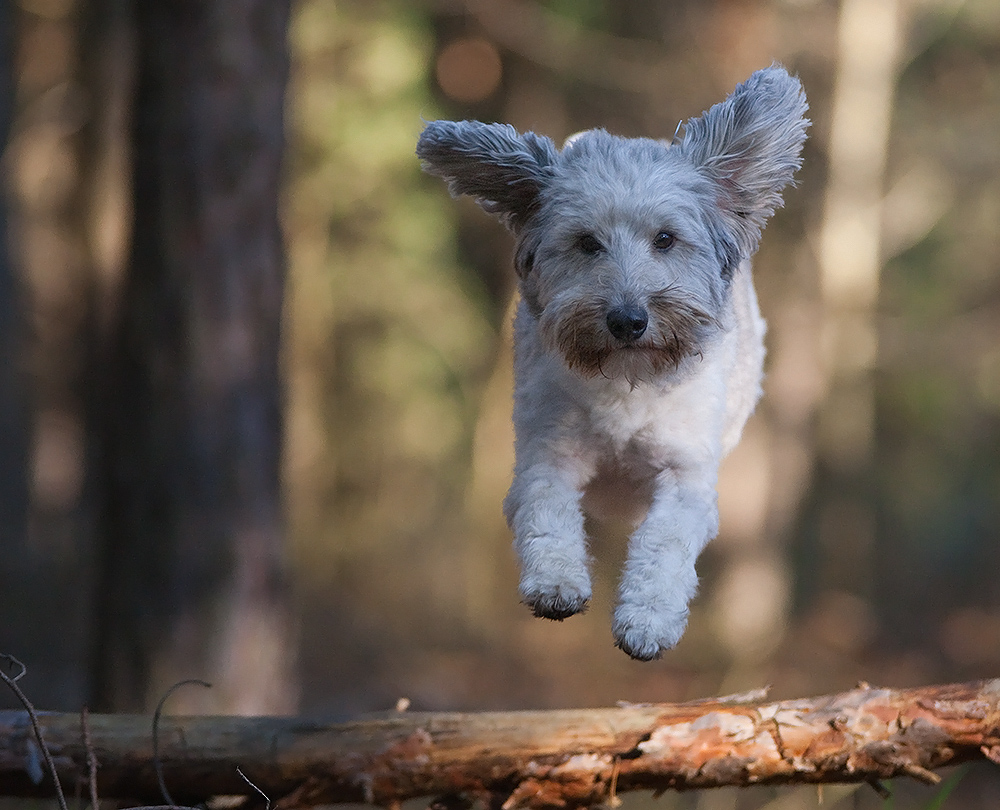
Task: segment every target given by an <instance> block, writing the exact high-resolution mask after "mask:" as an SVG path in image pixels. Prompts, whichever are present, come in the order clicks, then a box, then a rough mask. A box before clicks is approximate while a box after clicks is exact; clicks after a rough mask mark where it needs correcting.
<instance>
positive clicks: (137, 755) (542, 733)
mask: <svg viewBox="0 0 1000 810" xmlns="http://www.w3.org/2000/svg"><path fill="white" fill-rule="evenodd" d="M38 719H39V723H40V727H41V730H42V734H43V736H44V739H45V743H46V745H47V747H48V748H49V750H50V751H51V753H52V756H53V759H54V761H55V763H56V767H57V769H58V771H59V773H60V777H61V779H62V780H63V782H64V784H65V785H66V786H67V789H69V788H70V787H71V786H72V785H73V784H74V782H76V783H79V782H81V781H84V782H85V781H86V774H87V762H88V751H89V753H92V754H94V755H96V758H97V761H98V764H99V767H98V770H97V789H98V793H99V795H100V796H101V798H102V799H112V798H113V799H117V800H124V801H131V802H137V803H149V804H159V803H162V801H163V800H162V798H161V794H160V790H159V788H158V784H157V778H156V768H155V762H154V756H153V744H152V734H151V722H150V718H148V717H145V716H138V715H90V716H89V722H88V726H89V741H90V744H89V745H87V744H85V742H84V737H83V734H82V726H81V716H80V715H78V714H67V713H46V712H39V713H38ZM158 742H159V745H158V748H159V764H160V765H161V767H162V770H163V774H164V777H165V780H166V784H167V785H168V786H169V789H170V792H171V793H172V794H173V797H174V800H175V801H178V802H183V803H187V804H192V803H195V802H200V801H204V800H206V799H207V798H209V797H211V796H216V795H235V796H240V795H245V796H248V797H249V799H250V800H251V801H253V800H254V799H255V798H258V797H256V796H255V794H254V792H253V791H252V790H251V789H250V788H249V786H248V784H247V783H246V782H245V781H243V779H242V778H241V777H240V776H239V774H237V772H236V768H237V767H239V768H240V769H241V770H242V772H243V773H244V774H245V775H246V777H247V778H248V779H249V780H251V781H252V782H253V784H254V785H256V786H257V787H259V788H260V790H261V791H263V792H264V793H265V794H267V796H269V797H270V798H271V799H272V800H275V802H276V805H277V807H278V808H292V807H306V806H314V805H318V804H332V803H343V802H369V803H376V804H381V805H395V804H397V803H398V802H400V801H402V800H405V799H409V798H414V797H418V796H427V797H436V798H438V799H440V800H441V802H443V803H444V805H445V806H447V807H461V806H467V804H468V803H470V802H472V801H474V800H476V799H488V800H491V804H493V806H502V807H503V808H507V810H510V809H511V808H515V807H518V808H519V807H524V808H531V809H532V810H547V809H548V808H577V807H586V806H591V805H595V804H598V803H610V804H612V805H613V804H614V803H615V802H614V799H615V796H616V794H617V793H623V792H625V791H631V790H638V789H652V790H655V791H663V790H668V789H689V788H708V787H716V786H721V785H752V784H778V783H781V784H793V783H798V784H803V783H824V782H825V783H832V782H841V783H848V782H861V781H875V780H879V779H890V778H893V777H896V776H904V775H905V776H910V777H914V778H916V779H920V780H922V781H925V782H929V783H934V782H936V781H937V780H938V778H939V777H938V776H937V774H935V773H934V769H936V768H939V767H941V766H943V765H950V764H957V763H959V762H963V761H967V760H970V759H975V758H983V757H986V758H989V759H992V760H993V761H995V762H1000V679H997V680H991V681H983V682H977V683H966V684H951V685H942V686H928V687H923V688H918V689H883V688H876V687H872V686H869V685H867V684H861V685H859V686H858V688H856V689H853V690H851V691H849V692H844V693H841V694H836V695H828V696H824V697H816V698H803V699H798V700H784V701H770V702H769V701H767V700H766V698H764V696H763V695H762V694H755V695H744V696H730V697H728V698H716V699H711V700H703V701H697V702H693V703H682V704H650V705H646V704H643V705H622V706H619V707H618V708H611V709H583V710H572V711H534V712H532V711H522V712H503V713H471V714H460V713H417V712H414V713H409V712H396V713H393V714H392V715H388V716H379V717H373V718H365V719H360V720H357V721H354V722H348V723H333V724H331V723H324V722H320V721H317V720H310V719H308V718H287V717H163V718H161V719H160V722H159V733H158ZM39 754H40V752H39V749H38V746H37V744H36V743H35V742H34V738H33V732H32V728H31V723H30V718H29V715H28V714H27V713H26V712H23V711H5V712H0V795H7V796H38V795H52V784H51V781H50V779H49V777H48V776H47V775H46V774H44V773H43V772H42V770H41V768H40V763H41V758H40V756H39Z"/></svg>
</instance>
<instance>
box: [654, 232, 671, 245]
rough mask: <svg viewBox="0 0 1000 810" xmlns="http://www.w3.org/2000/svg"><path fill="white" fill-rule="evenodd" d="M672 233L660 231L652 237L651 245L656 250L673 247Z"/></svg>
mask: <svg viewBox="0 0 1000 810" xmlns="http://www.w3.org/2000/svg"><path fill="white" fill-rule="evenodd" d="M673 244H674V235H673V234H672V233H667V232H666V231H660V232H659V233H658V234H656V236H655V237H654V238H653V247H655V248H656V249H657V250H669V249H670V248H671V247H673Z"/></svg>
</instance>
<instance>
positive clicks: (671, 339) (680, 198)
mask: <svg viewBox="0 0 1000 810" xmlns="http://www.w3.org/2000/svg"><path fill="white" fill-rule="evenodd" d="M807 109H808V105H807V103H806V99H805V94H804V92H803V90H802V86H801V84H800V83H799V81H798V79H796V78H794V77H792V76H791V75H789V73H788V72H787V71H786V70H785V69H784V68H783V67H781V66H779V65H772V66H771V67H770V68H767V69H764V70H759V71H757V72H756V73H754V74H753V75H752V76H750V78H749V79H747V80H746V81H745V82H743V83H742V84H740V85H738V86H737V87H736V89H735V90H734V91H733V93H732V95H730V96H729V98H728V99H726V100H725V101H723V102H722V103H719V104H716V105H715V106H713V107H712V108H711V109H709V110H708V111H707V112H705V113H703V114H702V116H701V117H699V118H694V119H692V120H690V121H688V122H687V124H686V125H685V127H684V134H683V137H682V138H678V137H676V136H675V138H674V139H673V141H671V142H665V141H657V140H652V139H646V138H622V137H617V136H614V135H611V134H608V133H607V132H605V131H603V130H600V129H597V130H588V131H586V132H583V133H580V134H579V135H576V136H574V137H573V138H571V139H570V140H569V141H568V142H567V143H566V144H565V145H564V147H563V149H562V150H561V151H560V150H558V149H557V148H556V146H555V145H554V143H553V142H552V141H551V140H550V139H549V138H546V137H543V136H539V135H536V134H534V133H532V132H526V133H524V134H519V133H518V132H517V131H516V130H515V129H514V128H513V127H511V126H509V125H505V124H484V123H480V122H476V121H461V122H455V121H433V122H430V123H428V124H427V125H426V127H425V129H424V131H423V133H422V134H421V136H420V140H419V143H418V145H417V156H418V157H419V158H420V159H421V160H422V161H423V166H424V169H425V170H426V171H428V172H430V173H431V174H434V175H438V176H440V177H442V178H444V179H445V180H446V181H447V183H448V185H449V187H450V190H451V192H452V194H453V195H456V196H457V195H460V194H467V195H471V196H472V197H473V198H475V199H476V200H477V201H478V202H479V204H480V205H481V206H482V207H483V208H484V209H485V210H486V211H488V212H489V213H491V214H493V215H495V216H497V217H499V218H500V219H501V220H502V221H503V222H504V223H505V224H506V225H507V226H508V228H509V229H510V230H511V231H512V232H513V234H514V236H515V238H516V249H515V254H514V264H515V269H516V272H517V276H518V288H519V292H520V301H519V303H518V306H517V313H516V316H515V321H514V377H515V390H514V428H515V466H514V480H513V483H512V485H511V488H510V491H509V492H508V494H507V497H506V499H505V500H504V514H505V516H506V518H507V523H508V525H509V526H510V528H511V530H512V532H513V535H514V547H515V549H516V552H517V554H518V556H519V558H520V562H521V580H520V595H521V599H522V600H523V602H524V603H525V604H526V605H527V606H528V607H530V608H531V610H532V611H533V612H534V614H535V615H536V616H539V617H544V618H548V619H557V620H562V619H565V618H567V617H568V616H572V615H573V614H575V613H579V612H581V611H583V610H585V609H586V608H587V606H588V604H589V601H590V597H591V584H590V572H589V555H588V550H587V540H586V536H585V531H584V515H585V514H589V515H592V516H595V517H598V518H601V517H607V516H617V517H625V518H626V519H628V520H631V521H632V523H633V525H634V526H635V530H634V532H633V533H632V535H631V537H630V538H629V544H628V554H627V559H626V562H625V565H624V571H623V574H622V578H621V582H620V585H619V589H618V600H617V605H616V607H615V611H614V620H613V627H612V631H613V634H614V638H615V643H616V645H617V646H618V647H620V648H621V649H622V650H624V651H625V652H626V653H627V654H628V655H630V656H632V657H633V658H635V659H639V660H643V661H648V660H652V659H655V658H658V657H660V655H661V654H662V653H663V651H664V650H667V649H669V648H671V647H673V646H674V645H675V644H676V643H677V642H678V641H679V640H680V638H681V635H682V634H683V632H684V629H685V627H686V625H687V619H688V604H689V602H690V601H691V599H692V598H693V597H694V595H695V591H696V588H697V582H698V580H697V574H696V572H695V560H696V558H697V556H698V554H699V553H700V552H701V551H702V549H703V548H704V547H705V545H706V544H707V543H708V542H709V541H710V540H711V539H712V538H713V537H715V535H716V534H717V533H718V527H719V512H718V496H717V493H716V483H717V479H718V468H719V463H720V461H721V460H722V458H723V457H724V456H725V454H726V453H728V452H729V451H730V450H731V449H732V448H733V447H734V446H735V445H736V443H737V441H738V440H739V437H740V434H741V433H742V430H743V426H744V424H745V423H746V421H747V419H748V418H749V416H750V414H751V412H752V411H753V409H754V407H755V405H756V403H757V400H758V398H759V397H760V394H761V380H762V376H763V361H764V330H765V325H764V321H763V320H762V318H761V315H760V311H759V309H758V305H757V298H756V293H755V291H754V287H753V282H752V278H751V266H750V258H751V256H752V255H753V253H754V252H755V251H756V249H757V245H758V241H759V239H760V235H761V231H762V229H763V228H764V225H765V224H766V222H767V220H768V218H769V217H770V216H771V215H772V214H773V213H774V211H775V209H776V208H777V207H779V206H780V205H781V204H782V198H781V194H782V192H783V190H784V188H785V186H786V185H788V184H789V183H791V182H792V180H793V175H794V173H795V171H796V170H797V169H798V168H799V166H800V165H801V151H802V146H803V143H804V141H805V137H806V129H807V127H808V124H809V122H808V120H807V119H806V117H805V114H806V111H807Z"/></svg>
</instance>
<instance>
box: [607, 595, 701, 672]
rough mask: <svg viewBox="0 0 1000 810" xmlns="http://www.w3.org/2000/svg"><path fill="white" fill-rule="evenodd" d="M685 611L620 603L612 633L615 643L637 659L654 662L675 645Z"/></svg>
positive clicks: (685, 621)
mask: <svg viewBox="0 0 1000 810" xmlns="http://www.w3.org/2000/svg"><path fill="white" fill-rule="evenodd" d="M687 620H688V611H687V609H686V608H685V609H684V610H682V611H679V612H677V611H660V612H656V611H652V610H650V609H649V608H643V607H635V606H629V605H619V606H618V609H617V610H616V611H615V621H614V625H613V626H612V628H611V629H612V633H614V637H615V646H616V647H618V648H619V649H620V650H622V651H623V652H625V653H626V654H627V655H629V656H630V657H632V658H634V659H636V660H637V661H653V660H655V659H657V658H659V657H660V656H661V655H663V651H664V650H669V649H670V648H671V647H674V646H676V645H677V642H678V641H680V640H681V636H682V635H684V630H685V628H686V627H687Z"/></svg>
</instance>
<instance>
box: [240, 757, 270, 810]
mask: <svg viewBox="0 0 1000 810" xmlns="http://www.w3.org/2000/svg"><path fill="white" fill-rule="evenodd" d="M236 773H238V774H239V775H240V776H241V777H242V778H243V781H244V782H246V783H247V784H248V785H250V787H252V788H253V789H254V790H256V791H257V792H258V793H259V794H260V795H261V796H263V797H264V801H265V802H267V807H266V808H265V810H271V799H270V797H269V796H268V795H267V794H266V793H265V792H264V791H263V790H261V789H260V788H259V787H257V786H256V785H255V784H254V783H253V782H251V781H250V779H249V778H248V777H247V775H246V774H245V773H243V771H241V770H240V766H239V765H237V766H236Z"/></svg>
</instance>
